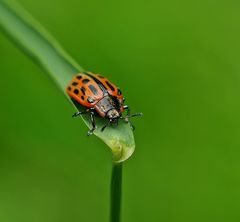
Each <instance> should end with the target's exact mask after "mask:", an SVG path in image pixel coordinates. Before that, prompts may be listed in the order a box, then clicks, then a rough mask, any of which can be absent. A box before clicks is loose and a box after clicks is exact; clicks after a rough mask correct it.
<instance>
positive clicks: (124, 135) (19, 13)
mask: <svg viewBox="0 0 240 222" xmlns="http://www.w3.org/2000/svg"><path fill="white" fill-rule="evenodd" d="M0 27H1V29H2V30H3V32H4V33H5V34H6V35H7V36H8V38H9V39H11V40H12V41H13V42H14V43H15V44H16V45H17V46H18V47H19V48H20V49H21V50H22V51H24V52H25V53H26V54H27V55H28V56H29V57H30V58H31V59H32V60H34V62H36V63H37V64H39V65H41V66H42V67H43V68H44V69H45V70H46V71H47V73H48V74H49V75H50V76H51V78H52V79H53V80H54V81H55V83H56V84H57V85H58V86H59V89H60V90H61V91H62V92H63V94H64V95H65V96H67V94H66V91H65V88H66V86H67V84H68V83H69V81H70V80H71V79H72V77H73V75H76V74H77V73H79V72H83V71H84V70H83V68H82V67H81V66H79V65H78V64H77V62H76V61H74V60H73V59H72V58H71V57H70V56H69V55H68V54H67V53H66V52H65V51H64V50H63V49H62V48H61V46H60V45H59V44H58V43H57V42H56V40H55V39H53V38H52V37H51V36H50V35H49V33H48V32H47V31H46V30H45V29H44V28H43V27H42V26H41V25H40V24H39V23H37V22H36V21H35V20H34V19H33V18H32V17H31V16H30V15H29V14H28V13H27V12H26V11H25V10H24V9H23V8H21V7H20V6H19V5H17V4H16V3H15V2H14V1H9V0H8V1H5V0H0ZM67 98H68V96H67ZM68 99H69V98H68ZM69 101H70V102H71V100H70V99H69ZM71 103H72V102H71ZM72 105H73V106H74V104H73V103H72ZM75 108H76V109H78V110H80V109H81V107H80V106H77V107H76V106H75ZM82 118H83V121H84V122H85V123H86V125H87V126H88V127H89V128H90V127H91V122H90V118H89V116H88V115H86V116H83V117H82ZM96 122H97V126H98V128H97V130H96V131H95V132H94V134H95V135H96V136H97V137H99V138H100V139H101V140H103V141H104V142H105V143H106V144H107V145H108V146H109V147H110V148H111V150H112V154H113V159H114V161H115V162H122V161H124V160H126V159H128V158H129V157H130V156H131V155H132V153H133V152H134V149H135V142H134V137H133V133H132V130H131V128H130V127H129V125H128V124H126V123H124V122H121V123H120V124H119V125H118V127H108V128H106V129H105V131H104V132H101V130H100V129H101V128H102V127H103V126H104V125H105V124H106V120H104V119H101V118H97V119H96Z"/></svg>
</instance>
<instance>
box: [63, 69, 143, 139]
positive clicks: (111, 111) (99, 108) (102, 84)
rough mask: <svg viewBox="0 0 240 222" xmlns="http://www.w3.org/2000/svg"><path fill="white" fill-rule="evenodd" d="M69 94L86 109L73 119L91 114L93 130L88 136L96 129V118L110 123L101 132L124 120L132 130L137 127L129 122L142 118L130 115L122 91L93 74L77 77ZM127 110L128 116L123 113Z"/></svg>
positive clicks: (72, 82) (71, 83)
mask: <svg viewBox="0 0 240 222" xmlns="http://www.w3.org/2000/svg"><path fill="white" fill-rule="evenodd" d="M66 91H67V94H68V95H69V96H70V98H71V99H72V100H73V102H75V103H78V104H80V105H81V106H83V107H84V108H85V109H84V110H83V111H78V112H76V113H75V114H74V115H73V117H77V116H80V115H83V114H86V113H90V117H91V123H92V128H91V129H90V130H89V131H88V136H89V135H92V134H93V132H94V130H95V129H96V127H97V126H96V122H95V118H94V117H95V116H96V115H98V116H100V117H101V118H107V119H108V122H107V124H106V125H105V126H103V127H102V129H101V131H102V132H103V131H104V129H105V128H106V127H107V126H109V125H110V124H111V125H118V120H119V119H123V120H124V121H125V122H127V123H129V124H130V127H131V128H132V130H134V129H135V127H134V126H133V125H132V123H131V121H130V120H129V119H130V118H131V117H134V116H142V113H135V114H130V108H129V106H127V105H124V100H125V99H124V98H123V95H122V92H121V90H120V89H119V88H118V87H116V86H115V85H114V84H113V83H111V82H110V81H109V80H108V79H107V78H105V77H103V76H101V75H99V74H94V73H92V72H83V73H79V74H77V75H75V76H74V77H73V78H72V80H71V82H70V83H69V84H68V86H67V88H66ZM124 110H127V115H126V116H125V117H123V115H122V113H123V112H124Z"/></svg>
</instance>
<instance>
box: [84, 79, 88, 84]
mask: <svg viewBox="0 0 240 222" xmlns="http://www.w3.org/2000/svg"><path fill="white" fill-rule="evenodd" d="M89 81H90V80H89V79H83V80H82V83H84V84H86V83H88V82H89Z"/></svg>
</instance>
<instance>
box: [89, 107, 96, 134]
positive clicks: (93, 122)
mask: <svg viewBox="0 0 240 222" xmlns="http://www.w3.org/2000/svg"><path fill="white" fill-rule="evenodd" d="M94 115H95V113H94V112H93V111H91V113H90V117H91V123H92V129H90V130H89V131H88V133H87V135H88V136H91V135H92V134H93V132H94V130H95V129H96V122H95V118H94Z"/></svg>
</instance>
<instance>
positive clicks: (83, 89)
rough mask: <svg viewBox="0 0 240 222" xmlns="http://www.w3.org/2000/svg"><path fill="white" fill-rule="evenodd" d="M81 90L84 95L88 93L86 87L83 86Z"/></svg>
mask: <svg viewBox="0 0 240 222" xmlns="http://www.w3.org/2000/svg"><path fill="white" fill-rule="evenodd" d="M81 91H82V93H83V95H85V94H86V93H85V91H86V89H85V88H84V87H81Z"/></svg>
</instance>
